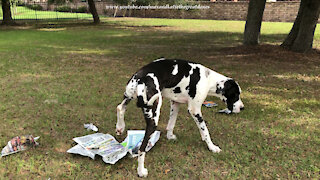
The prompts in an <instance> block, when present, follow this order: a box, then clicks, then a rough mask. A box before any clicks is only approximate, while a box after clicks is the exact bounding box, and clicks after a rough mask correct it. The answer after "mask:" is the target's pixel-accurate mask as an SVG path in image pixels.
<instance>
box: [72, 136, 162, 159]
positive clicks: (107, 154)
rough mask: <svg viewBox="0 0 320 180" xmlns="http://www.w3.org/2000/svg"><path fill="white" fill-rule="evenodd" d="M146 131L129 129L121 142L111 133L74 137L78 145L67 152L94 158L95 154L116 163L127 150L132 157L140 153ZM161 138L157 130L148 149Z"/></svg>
mask: <svg viewBox="0 0 320 180" xmlns="http://www.w3.org/2000/svg"><path fill="white" fill-rule="evenodd" d="M144 134H145V131H144V130H129V131H128V136H127V137H126V139H125V140H124V141H123V142H122V143H121V144H120V143H119V142H118V141H117V140H116V139H115V138H114V137H113V136H111V135H110V134H103V133H95V134H91V135H87V136H82V137H76V138H73V140H74V141H75V142H77V143H78V145H76V146H74V147H72V148H71V149H69V150H68V151H67V152H68V153H72V154H80V155H82V156H87V157H90V158H92V159H94V157H95V155H100V156H102V160H103V161H104V162H105V163H109V164H115V163H116V162H117V161H118V160H120V159H121V158H123V157H124V156H125V155H126V154H127V152H129V153H130V154H131V155H132V157H136V156H137V155H138V151H139V148H140V146H141V143H142V140H143V137H144ZM159 138H160V131H155V132H154V133H153V134H152V135H151V138H150V140H149V142H148V145H147V147H146V151H149V150H150V149H151V148H152V147H153V146H154V145H155V143H156V142H157V141H158V140H159Z"/></svg>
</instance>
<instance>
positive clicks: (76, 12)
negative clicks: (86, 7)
mask: <svg viewBox="0 0 320 180" xmlns="http://www.w3.org/2000/svg"><path fill="white" fill-rule="evenodd" d="M75 5H76V12H75V13H76V15H77V20H78V19H79V17H78V12H77V11H78V2H76V4H75Z"/></svg>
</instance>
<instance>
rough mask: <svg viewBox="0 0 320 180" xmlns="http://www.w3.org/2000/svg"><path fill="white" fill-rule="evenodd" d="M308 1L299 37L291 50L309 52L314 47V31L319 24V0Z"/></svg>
mask: <svg viewBox="0 0 320 180" xmlns="http://www.w3.org/2000/svg"><path fill="white" fill-rule="evenodd" d="M302 1H306V2H305V3H306V5H305V8H303V15H302V17H301V23H300V28H299V33H298V35H297V38H296V39H295V41H294V42H293V44H292V47H291V50H292V51H295V52H307V51H309V50H311V49H312V44H313V37H314V31H315V29H316V26H317V22H318V19H319V13H320V1H319V0H302Z"/></svg>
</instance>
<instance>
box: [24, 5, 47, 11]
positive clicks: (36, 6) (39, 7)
mask: <svg viewBox="0 0 320 180" xmlns="http://www.w3.org/2000/svg"><path fill="white" fill-rule="evenodd" d="M26 6H27V7H28V8H29V9H33V10H36V11H41V10H42V9H43V8H42V6H40V5H39V4H27V5H26Z"/></svg>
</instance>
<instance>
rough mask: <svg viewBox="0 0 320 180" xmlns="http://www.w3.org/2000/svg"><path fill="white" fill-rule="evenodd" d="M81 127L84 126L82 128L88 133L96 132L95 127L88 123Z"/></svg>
mask: <svg viewBox="0 0 320 180" xmlns="http://www.w3.org/2000/svg"><path fill="white" fill-rule="evenodd" d="M83 126H84V128H86V129H87V130H88V131H89V130H92V131H95V132H97V131H98V128H97V126H95V125H93V124H92V123H90V124H83Z"/></svg>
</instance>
